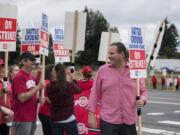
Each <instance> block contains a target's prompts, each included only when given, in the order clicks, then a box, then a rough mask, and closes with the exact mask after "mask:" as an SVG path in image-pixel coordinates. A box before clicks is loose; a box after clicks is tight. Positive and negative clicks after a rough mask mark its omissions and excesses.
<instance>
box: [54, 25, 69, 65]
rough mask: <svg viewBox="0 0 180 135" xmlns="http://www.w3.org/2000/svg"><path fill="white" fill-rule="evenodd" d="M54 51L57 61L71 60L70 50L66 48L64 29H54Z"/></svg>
mask: <svg viewBox="0 0 180 135" xmlns="http://www.w3.org/2000/svg"><path fill="white" fill-rule="evenodd" d="M53 51H54V57H55V63H59V62H61V63H63V62H70V58H69V50H68V49H65V48H64V29H63V28H55V29H53Z"/></svg>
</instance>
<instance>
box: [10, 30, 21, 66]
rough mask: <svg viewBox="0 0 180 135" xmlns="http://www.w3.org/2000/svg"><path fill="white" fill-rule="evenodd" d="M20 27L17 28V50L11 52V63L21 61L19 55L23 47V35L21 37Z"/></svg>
mask: <svg viewBox="0 0 180 135" xmlns="http://www.w3.org/2000/svg"><path fill="white" fill-rule="evenodd" d="M20 32H21V30H20V28H18V29H17V33H16V51H15V52H9V64H10V65H11V64H18V62H19V55H20V48H21V37H20Z"/></svg>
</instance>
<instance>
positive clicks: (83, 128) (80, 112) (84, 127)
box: [74, 80, 100, 135]
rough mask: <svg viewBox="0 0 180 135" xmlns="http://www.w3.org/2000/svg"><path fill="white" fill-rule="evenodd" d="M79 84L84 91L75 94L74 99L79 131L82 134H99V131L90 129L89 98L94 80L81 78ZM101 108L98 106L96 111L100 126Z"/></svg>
mask: <svg viewBox="0 0 180 135" xmlns="http://www.w3.org/2000/svg"><path fill="white" fill-rule="evenodd" d="M78 84H79V86H80V87H81V88H82V92H81V93H80V94H77V95H74V100H75V106H74V110H75V115H76V119H77V123H78V124H77V126H78V131H79V134H80V135H99V134H100V133H99V132H93V131H88V128H89V126H88V110H87V109H86V108H87V105H88V100H89V95H90V92H91V88H92V85H93V80H88V81H83V80H79V81H78ZM99 115H100V114H99V108H97V111H96V119H97V123H98V125H97V126H98V128H99Z"/></svg>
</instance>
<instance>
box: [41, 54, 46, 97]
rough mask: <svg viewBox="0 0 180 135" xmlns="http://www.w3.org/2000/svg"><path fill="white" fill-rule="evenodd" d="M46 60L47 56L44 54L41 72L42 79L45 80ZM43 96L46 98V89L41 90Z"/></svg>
mask: <svg viewBox="0 0 180 135" xmlns="http://www.w3.org/2000/svg"><path fill="white" fill-rule="evenodd" d="M45 60H46V56H45V55H43V56H42V73H41V81H42V82H44V79H45ZM41 98H44V89H42V90H41Z"/></svg>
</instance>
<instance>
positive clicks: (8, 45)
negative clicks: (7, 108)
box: [0, 4, 17, 104]
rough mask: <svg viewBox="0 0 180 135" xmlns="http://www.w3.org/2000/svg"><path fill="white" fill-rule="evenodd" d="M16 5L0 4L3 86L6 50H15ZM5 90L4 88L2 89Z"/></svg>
mask: <svg viewBox="0 0 180 135" xmlns="http://www.w3.org/2000/svg"><path fill="white" fill-rule="evenodd" d="M16 18H17V7H16V6H13V5H9V4H0V51H2V52H5V56H4V59H5V65H4V70H5V77H4V88H7V87H6V86H7V80H8V52H9V51H16V25H17V24H16V23H17V19H16ZM4 90H5V91H6V89H4ZM3 100H4V103H5V104H6V102H7V93H6V92H5V93H4V95H3Z"/></svg>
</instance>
